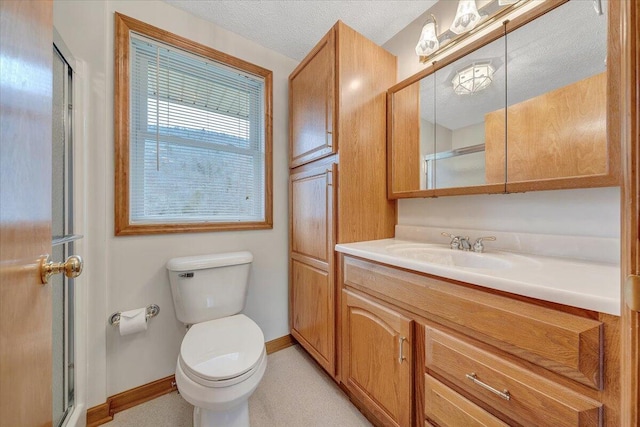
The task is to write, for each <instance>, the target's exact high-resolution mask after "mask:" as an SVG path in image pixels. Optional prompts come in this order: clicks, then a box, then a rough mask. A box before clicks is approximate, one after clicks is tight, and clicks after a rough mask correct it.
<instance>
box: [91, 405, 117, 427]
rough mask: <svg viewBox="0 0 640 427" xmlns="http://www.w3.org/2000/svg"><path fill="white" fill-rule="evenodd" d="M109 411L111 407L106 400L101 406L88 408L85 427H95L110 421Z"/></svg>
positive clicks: (111, 417) (110, 414)
mask: <svg viewBox="0 0 640 427" xmlns="http://www.w3.org/2000/svg"><path fill="white" fill-rule="evenodd" d="M110 409H111V405H110V402H109V401H108V400H107V401H106V402H105V403H103V404H101V405H98V406H94V407H93V408H89V409H88V410H87V427H95V426H99V425H102V424H106V423H108V422H109V421H112V420H113V414H112V413H111V412H110Z"/></svg>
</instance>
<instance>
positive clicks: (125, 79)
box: [113, 12, 273, 236]
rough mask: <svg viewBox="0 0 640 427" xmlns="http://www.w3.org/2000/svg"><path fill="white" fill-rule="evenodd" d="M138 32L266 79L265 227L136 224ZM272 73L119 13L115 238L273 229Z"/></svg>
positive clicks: (255, 224) (262, 223)
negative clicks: (134, 68) (133, 89)
mask: <svg viewBox="0 0 640 427" xmlns="http://www.w3.org/2000/svg"><path fill="white" fill-rule="evenodd" d="M131 32H135V33H137V34H140V35H143V36H145V37H148V38H151V39H154V40H158V41H159V42H162V43H166V44H168V45H171V46H174V47H177V48H180V49H182V50H185V51H187V52H190V53H193V54H196V55H199V56H202V57H205V58H208V59H211V60H213V61H216V62H219V63H222V64H225V65H227V66H230V67H233V68H237V69H239V70H242V71H243V72H246V73H249V74H253V75H255V76H258V77H261V78H263V79H264V83H265V88H264V98H265V105H264V111H265V117H264V125H265V129H264V135H265V141H264V142H265V144H264V145H265V153H264V157H265V185H264V200H265V207H264V215H265V219H264V221H244V222H240V221H234V222H197V223H154V224H132V223H131V221H130V212H129V208H130V197H129V196H130V194H129V179H130V176H129V170H130V169H129V167H130V163H129V150H130V148H131V147H130V143H129V136H130V127H129V124H130V108H131V101H130V99H129V89H130V70H129V67H130V65H129V64H130V52H129V49H130V42H131V40H130V34H131ZM272 100H273V72H272V71H270V70H267V69H266V68H262V67H259V66H257V65H254V64H251V63H249V62H246V61H243V60H242V59H239V58H236V57H234V56H231V55H227V54H225V53H223V52H220V51H217V50H215V49H212V48H210V47H207V46H205V45H202V44H200V43H196V42H194V41H191V40H188V39H186V38H184V37H181V36H178V35H176V34H173V33H170V32H168V31H165V30H162V29H160V28H157V27H154V26H152V25H149V24H146V23H144V22H142V21H138V20H136V19H133V18H130V17H128V16H125V15H122V14H120V13H117V12H116V13H115V55H114V104H113V109H114V133H115V135H114V137H115V190H114V191H115V194H114V205H115V235H116V236H125V235H141V234H164V233H187V232H203V231H231V230H260V229H271V228H273V114H272V105H273V101H272Z"/></svg>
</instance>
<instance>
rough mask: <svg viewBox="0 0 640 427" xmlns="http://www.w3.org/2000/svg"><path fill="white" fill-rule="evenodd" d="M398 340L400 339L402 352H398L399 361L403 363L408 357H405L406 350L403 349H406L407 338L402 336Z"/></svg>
mask: <svg viewBox="0 0 640 427" xmlns="http://www.w3.org/2000/svg"><path fill="white" fill-rule="evenodd" d="M398 340H399V341H400V346H399V347H400V352H399V353H398V363H400V364H402V361H403V360H405V359H406V357H404V351H402V350H403V349H404V342H405V341H406V340H407V339H406V338H405V337H400V338H398Z"/></svg>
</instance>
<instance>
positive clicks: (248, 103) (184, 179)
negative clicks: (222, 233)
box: [114, 14, 272, 235]
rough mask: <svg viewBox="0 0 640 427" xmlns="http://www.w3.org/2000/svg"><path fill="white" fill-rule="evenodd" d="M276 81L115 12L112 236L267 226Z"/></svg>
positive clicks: (249, 66)
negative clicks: (272, 106) (272, 104)
mask: <svg viewBox="0 0 640 427" xmlns="http://www.w3.org/2000/svg"><path fill="white" fill-rule="evenodd" d="M271 81H272V73H271V71H269V70H266V69H264V68H261V67H258V66H256V65H253V64H250V63H247V62H245V61H242V60H240V59H237V58H234V57H231V56H229V55H226V54H224V53H221V52H218V51H216V50H213V49H211V48H208V47H206V46H203V45H200V44H197V43H195V42H192V41H189V40H186V39H184V38H182V37H179V36H177V35H174V34H171V33H168V32H166V31H163V30H160V29H158V28H155V27H151V26H150V25H147V24H144V23H142V22H140V21H137V20H134V19H132V18H129V17H126V16H123V15H120V14H116V56H115V112H114V114H115V130H116V183H115V184H116V185H115V192H116V194H115V203H116V227H115V228H116V235H126V234H146V233H169V232H188V231H206V230H238V229H258V228H271V227H272V201H271V194H272V192H271V185H272V184H271V176H272V172H271V167H272V159H271V152H272V150H271V144H272V142H271V138H272V136H271V95H272V94H271V91H272V89H271V88H272V85H271Z"/></svg>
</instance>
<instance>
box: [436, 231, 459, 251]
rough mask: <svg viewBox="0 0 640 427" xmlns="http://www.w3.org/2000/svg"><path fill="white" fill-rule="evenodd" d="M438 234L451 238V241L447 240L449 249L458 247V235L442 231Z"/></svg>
mask: <svg viewBox="0 0 640 427" xmlns="http://www.w3.org/2000/svg"><path fill="white" fill-rule="evenodd" d="M440 234H442V235H443V236H445V237H450V238H451V242H449V246H451V249H460V236H454V235H453V234H450V233H445V232H444V231H443V232H442V233H440Z"/></svg>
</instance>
